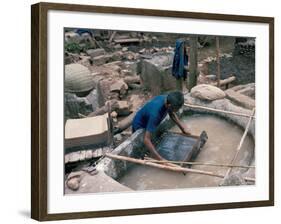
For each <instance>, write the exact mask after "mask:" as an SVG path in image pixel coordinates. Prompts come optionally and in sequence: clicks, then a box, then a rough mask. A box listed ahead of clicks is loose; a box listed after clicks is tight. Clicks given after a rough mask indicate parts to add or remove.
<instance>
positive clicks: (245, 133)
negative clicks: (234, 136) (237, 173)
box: [224, 108, 255, 178]
mask: <svg viewBox="0 0 281 224" xmlns="http://www.w3.org/2000/svg"><path fill="white" fill-rule="evenodd" d="M254 114H255V108H254V109H253V110H252V115H254ZM251 121H252V117H250V119H249V121H248V124H247V126H246V129H245V131H244V133H243V135H242V138H241V140H240V142H239V144H238V146H237V149H236V153H235V155H234V157H233V158H232V160H231V162H230V164H233V163H234V162H235V160H236V159H237V157H238V154H239V152H240V149H241V147H242V145H243V143H244V140H245V138H246V135H247V133H248V130H249V128H250V124H251ZM231 170H232V167H230V168H229V169H228V170H227V172H226V174H225V175H224V176H225V177H227V176H228V175H229V174H230V172H231ZM225 177H224V178H225Z"/></svg>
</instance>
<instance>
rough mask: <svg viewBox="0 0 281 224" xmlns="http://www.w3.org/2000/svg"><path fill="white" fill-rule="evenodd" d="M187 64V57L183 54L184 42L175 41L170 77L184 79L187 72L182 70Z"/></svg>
mask: <svg viewBox="0 0 281 224" xmlns="http://www.w3.org/2000/svg"><path fill="white" fill-rule="evenodd" d="M187 64H188V56H187V54H186V53H185V49H184V40H182V39H177V40H176V47H175V53H174V60H173V67H172V75H173V76H174V77H175V78H176V79H179V78H183V79H186V76H187V72H186V70H185V69H184V66H187Z"/></svg>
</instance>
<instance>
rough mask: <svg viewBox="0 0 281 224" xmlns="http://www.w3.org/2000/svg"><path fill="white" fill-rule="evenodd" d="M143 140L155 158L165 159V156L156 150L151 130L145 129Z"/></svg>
mask: <svg viewBox="0 0 281 224" xmlns="http://www.w3.org/2000/svg"><path fill="white" fill-rule="evenodd" d="M143 142H144V144H145V146H146V147H147V148H148V149H149V151H150V153H151V154H152V156H153V157H154V158H155V159H158V160H164V158H163V157H162V156H161V155H160V154H159V153H158V152H157V151H156V149H155V147H154V145H153V143H152V142H151V133H150V132H149V131H145V133H144V140H143Z"/></svg>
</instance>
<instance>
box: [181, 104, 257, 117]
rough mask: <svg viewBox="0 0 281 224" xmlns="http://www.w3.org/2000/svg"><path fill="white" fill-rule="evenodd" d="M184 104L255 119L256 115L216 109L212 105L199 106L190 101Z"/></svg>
mask: <svg viewBox="0 0 281 224" xmlns="http://www.w3.org/2000/svg"><path fill="white" fill-rule="evenodd" d="M184 105H185V106H187V107H190V108H194V109H204V110H209V111H214V112H220V113H225V114H232V115H237V116H241V117H249V118H253V119H255V116H253V115H248V114H242V113H237V112H232V111H226V110H220V109H214V108H210V107H204V106H199V105H194V104H189V103H184Z"/></svg>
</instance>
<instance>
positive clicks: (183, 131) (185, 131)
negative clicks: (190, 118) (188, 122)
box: [182, 127, 191, 135]
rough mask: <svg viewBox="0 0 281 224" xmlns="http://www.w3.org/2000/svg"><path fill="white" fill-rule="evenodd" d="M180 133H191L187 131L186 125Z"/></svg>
mask: <svg viewBox="0 0 281 224" xmlns="http://www.w3.org/2000/svg"><path fill="white" fill-rule="evenodd" d="M182 133H184V134H186V135H191V133H190V132H189V131H188V129H187V128H186V127H184V128H183V129H182Z"/></svg>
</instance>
